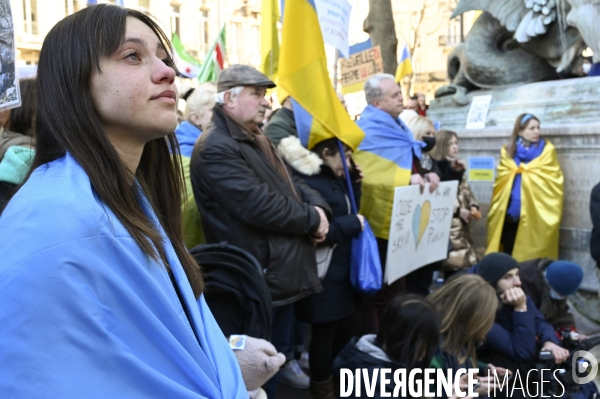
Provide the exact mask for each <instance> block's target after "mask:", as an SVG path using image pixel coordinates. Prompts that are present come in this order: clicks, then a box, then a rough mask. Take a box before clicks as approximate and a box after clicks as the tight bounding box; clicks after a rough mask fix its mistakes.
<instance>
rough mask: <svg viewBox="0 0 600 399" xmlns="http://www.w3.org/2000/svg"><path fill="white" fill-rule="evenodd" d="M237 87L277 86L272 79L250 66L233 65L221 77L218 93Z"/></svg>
mask: <svg viewBox="0 0 600 399" xmlns="http://www.w3.org/2000/svg"><path fill="white" fill-rule="evenodd" d="M236 86H254V87H266V88H268V89H271V88H273V87H275V86H276V84H275V83H273V81H272V80H271V79H269V78H268V77H267V76H266V75H264V74H262V73H260V72H259V71H257V70H256V69H254V68H252V67H251V66H248V65H240V64H236V65H232V66H230V67H229V68H227V69H225V70H224V71H223V72H221V74H220V75H219V80H218V81H217V92H218V93H220V92H222V91H225V90H227V89H231V88H233V87H236Z"/></svg>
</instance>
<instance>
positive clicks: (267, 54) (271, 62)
mask: <svg viewBox="0 0 600 399" xmlns="http://www.w3.org/2000/svg"><path fill="white" fill-rule="evenodd" d="M278 20H279V4H278V1H277V0H262V24H261V26H260V60H261V64H260V69H261V71H262V73H264V74H265V75H267V76H268V77H269V78H270V79H271V80H275V78H276V77H277V70H278V69H279V31H278V30H277V21H278Z"/></svg>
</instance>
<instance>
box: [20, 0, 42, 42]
mask: <svg viewBox="0 0 600 399" xmlns="http://www.w3.org/2000/svg"><path fill="white" fill-rule="evenodd" d="M23 15H24V16H25V19H24V21H23V22H24V24H25V29H24V31H25V33H28V34H30V35H37V34H38V12H37V0H23Z"/></svg>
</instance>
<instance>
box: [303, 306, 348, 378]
mask: <svg viewBox="0 0 600 399" xmlns="http://www.w3.org/2000/svg"><path fill="white" fill-rule="evenodd" d="M359 329H360V315H359V313H358V312H356V313H353V314H352V315H350V316H348V317H346V318H344V319H342V320H338V321H332V322H329V323H318V324H312V325H311V332H312V337H311V340H310V349H309V354H308V363H309V365H310V375H311V378H312V380H313V381H325V380H327V379H328V378H329V377H331V366H332V364H333V359H335V357H336V356H337V355H338V354H339V353H340V352H341V351H342V349H344V346H346V344H347V343H348V342H349V341H350V339H352V337H354V336H356V335H358V333H359Z"/></svg>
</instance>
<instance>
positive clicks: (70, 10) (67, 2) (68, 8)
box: [65, 0, 75, 16]
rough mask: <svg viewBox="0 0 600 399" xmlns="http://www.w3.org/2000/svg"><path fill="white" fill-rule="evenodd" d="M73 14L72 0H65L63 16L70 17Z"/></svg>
mask: <svg viewBox="0 0 600 399" xmlns="http://www.w3.org/2000/svg"><path fill="white" fill-rule="evenodd" d="M74 12H75V9H74V7H73V0H65V16H67V15H71V14H73V13H74Z"/></svg>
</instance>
